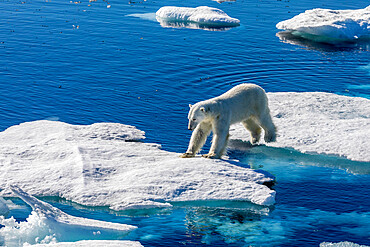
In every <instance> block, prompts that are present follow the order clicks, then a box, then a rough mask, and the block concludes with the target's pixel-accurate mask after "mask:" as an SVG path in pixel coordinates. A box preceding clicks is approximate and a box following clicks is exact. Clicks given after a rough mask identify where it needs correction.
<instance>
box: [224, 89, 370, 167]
mask: <svg viewBox="0 0 370 247" xmlns="http://www.w3.org/2000/svg"><path fill="white" fill-rule="evenodd" d="M267 96H268V98H269V107H270V109H271V115H272V116H273V121H274V123H275V125H276V126H277V129H278V137H277V142H275V143H268V146H274V147H283V148H286V147H288V148H294V149H296V150H298V151H301V152H303V153H324V154H330V155H337V156H343V157H345V158H347V159H351V160H355V161H365V162H369V161H370V152H369V150H368V149H369V146H370V140H369V136H370V118H369V116H370V100H368V99H365V98H359V97H347V96H341V95H336V94H330V93H319V92H317V93H316V92H306V93H268V94H267ZM230 138H231V139H241V140H248V138H249V134H248V133H247V131H246V130H245V129H244V127H243V126H242V125H234V126H232V128H231V131H230Z"/></svg>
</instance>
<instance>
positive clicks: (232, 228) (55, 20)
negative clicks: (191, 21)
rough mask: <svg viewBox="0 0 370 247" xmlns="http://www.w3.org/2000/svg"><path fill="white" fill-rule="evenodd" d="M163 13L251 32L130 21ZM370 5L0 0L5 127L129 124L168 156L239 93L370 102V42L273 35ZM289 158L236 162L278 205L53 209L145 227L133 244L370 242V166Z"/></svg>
mask: <svg viewBox="0 0 370 247" xmlns="http://www.w3.org/2000/svg"><path fill="white" fill-rule="evenodd" d="M108 5H110V8H107V6H108ZM167 5H175V6H187V7H196V6H200V5H207V6H211V7H217V8H220V9H222V10H224V11H225V12H226V13H227V14H229V15H230V16H231V17H235V18H238V19H239V20H240V21H241V26H240V27H236V28H232V29H230V30H227V31H206V30H200V29H186V28H181V29H176V28H163V27H161V26H160V25H159V23H157V22H154V21H150V20H144V19H140V18H137V17H133V16H128V15H132V14H145V13H154V12H156V11H157V10H158V9H159V8H160V7H162V6H167ZM367 5H369V2H368V1H367V0H359V1H345V0H323V1H320V2H313V1H309V0H302V1H293V0H291V1H289V0H282V1H276V0H271V1H269V0H262V1H261V0H248V1H242V0H237V1H236V2H230V3H227V2H226V3H223V4H218V3H216V2H213V1H211V0H197V1H195V0H191V1H174V0H170V1H152V0H147V1H137V2H128V1H117V0H113V1H109V3H108V2H107V1H102V0H97V1H96V2H89V1H86V0H83V1H76V2H74V1H72V2H70V1H67V0H45V1H40V0H24V1H22V0H20V1H17V0H1V1H0V20H1V22H0V30H1V32H0V58H1V59H0V130H4V129H6V128H8V127H10V126H12V125H15V124H19V123H22V122H26V121H32V120H39V119H53V120H60V121H63V122H67V123H71V124H91V123H95V122H119V123H123V124H129V125H134V126H136V127H138V128H139V129H141V130H144V131H145V132H146V136H147V140H146V141H148V142H155V143H160V144H162V145H163V149H165V150H168V151H175V152H183V151H184V150H186V147H187V142H188V140H189V138H190V132H189V131H188V130H187V111H188V104H189V103H195V102H197V101H200V100H203V99H207V98H210V97H214V96H216V95H219V94H221V93H223V92H224V91H226V90H228V89H230V88H231V87H232V86H234V85H237V84H239V83H242V82H251V83H256V84H258V85H260V86H262V87H264V88H265V89H266V91H268V92H281V91H284V92H285V91H294V92H306V91H321V92H333V93H337V94H343V95H349V96H360V97H366V98H369V97H370V86H369V85H370V83H369V82H370V56H369V54H370V53H369V52H370V45H369V44H354V45H351V44H348V45H345V46H330V45H325V44H317V43H312V42H307V41H304V40H283V38H282V39H280V38H279V37H278V36H277V32H278V30H276V28H275V25H276V23H278V22H279V21H282V20H285V19H288V18H291V17H293V16H294V15H296V14H298V13H301V12H303V11H305V10H306V9H312V8H315V7H322V8H331V9H346V8H350V9H356V8H364V7H366V6H367ZM286 152H288V151H286V150H280V149H277V150H275V149H273V150H264V149H263V148H262V149H261V148H255V149H251V150H250V151H246V152H244V153H238V152H235V153H231V154H230V156H231V157H234V158H239V159H240V160H241V161H242V162H243V163H244V165H247V164H248V163H250V164H249V165H251V166H252V167H254V166H257V167H263V168H262V169H265V170H267V171H269V172H271V173H274V175H276V177H277V181H278V182H277V184H276V185H275V186H274V187H273V188H274V189H275V190H276V191H277V198H276V199H277V203H276V205H275V206H274V207H273V208H267V209H266V208H262V209H259V208H258V209H256V208H255V206H253V205H252V206H251V205H249V204H246V203H241V205H239V204H238V203H234V204H232V203H231V205H230V204H227V203H226V202H224V203H226V204H227V206H225V205H224V204H223V203H222V202H219V204H216V205H208V204H207V203H203V204H202V203H201V205H197V206H196V205H175V209H174V210H170V211H168V212H165V213H164V212H144V214H146V213H147V214H148V215H149V216H150V217H147V215H145V217H144V216H143V215H142V214H143V212H129V213H127V212H126V213H123V215H116V214H113V213H112V212H109V211H107V210H103V209H101V210H98V209H95V210H97V211H91V209H83V210H80V209H78V208H76V207H75V206H73V205H72V206H71V205H69V204H68V203H67V202H63V201H62V202H55V204H54V205H56V206H58V207H60V208H62V209H63V210H65V211H66V212H68V213H70V214H74V215H80V216H86V217H94V218H98V219H105V220H111V221H114V222H125V223H129V224H134V225H137V226H138V227H139V229H138V230H137V231H136V232H135V233H132V234H130V235H129V236H125V237H124V238H126V239H127V238H128V239H133V240H139V241H140V242H141V243H143V244H144V245H146V246H180V245H189V246H191V245H200V244H204V245H211V246H217V245H218V246H225V245H229V246H243V245H246V246H248V245H253V246H273V245H274V246H317V245H318V243H320V242H323V241H333V242H338V241H353V242H357V243H359V244H368V245H369V244H370V236H369V232H370V229H369V226H368V225H369V224H368V222H370V216H369V214H370V213H369V208H370V196H369V195H370V190H369V188H368V184H369V182H370V178H369V170H368V168H367V167H368V166H369V163H356V162H350V161H346V160H340V159H337V158H328V157H325V156H305V155H301V154H299V153H289V152H290V151H289V152H288V153H286ZM245 156H247V157H248V158H247V159H245V158H244V157H245ZM252 163H253V164H252ZM336 164H339V165H336ZM241 165H243V164H241ZM51 201H52V200H51ZM235 207H236V209H235ZM266 210H267V211H268V213H266ZM23 213H24V214H25V215H27V214H28V213H29V212H27V210H25V211H24V212H23ZM131 214H133V215H131ZM16 215H17V217H19V219H21V218H22V217H23V216H21V215H22V213H20V214H18V213H17V214H16ZM128 215H129V216H128ZM23 218H25V216H24V217H23Z"/></svg>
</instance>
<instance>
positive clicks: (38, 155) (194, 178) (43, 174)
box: [0, 120, 275, 210]
mask: <svg viewBox="0 0 370 247" xmlns="http://www.w3.org/2000/svg"><path fill="white" fill-rule="evenodd" d="M143 138H144V132H142V131H140V130H137V129H136V128H134V127H131V126H127V125H123V124H114V123H97V124H93V125H87V126H77V125H70V124H66V123H62V122H52V121H46V120H41V121H35V122H27V123H23V124H20V125H16V126H12V127H10V128H8V129H7V130H5V131H3V132H1V133H0V157H2V158H1V160H0V190H1V189H4V190H3V191H1V192H0V196H4V195H5V196H11V195H14V193H12V191H10V190H9V189H7V188H8V187H9V186H8V185H15V186H19V187H21V188H22V189H23V190H24V191H26V192H28V193H30V194H32V195H38V196H59V197H62V198H65V199H67V200H71V201H73V202H76V203H79V204H82V205H88V206H108V207H110V208H111V209H113V210H125V209H130V208H150V207H170V206H171V204H170V203H169V202H171V201H196V200H246V201H251V202H253V203H256V204H260V205H272V204H274V202H275V191H273V190H271V189H269V188H268V187H267V186H265V185H262V184H263V183H265V182H269V181H272V180H273V179H274V178H272V176H271V177H269V176H266V175H265V174H262V173H260V172H257V171H254V170H252V169H248V168H243V167H240V166H237V165H235V164H233V161H228V160H210V159H204V158H194V159H181V158H179V157H178V156H179V154H178V153H172V152H167V151H163V150H161V149H160V145H158V144H152V143H143V142H138V140H140V139H143Z"/></svg>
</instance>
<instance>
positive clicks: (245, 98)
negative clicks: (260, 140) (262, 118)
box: [215, 83, 268, 123]
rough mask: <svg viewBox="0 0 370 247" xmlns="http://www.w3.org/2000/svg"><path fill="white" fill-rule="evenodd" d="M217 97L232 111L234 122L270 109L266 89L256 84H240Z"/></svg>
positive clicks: (225, 108) (225, 107)
mask: <svg viewBox="0 0 370 247" xmlns="http://www.w3.org/2000/svg"><path fill="white" fill-rule="evenodd" d="M215 99H216V100H217V101H222V105H223V108H224V110H227V111H230V113H231V116H232V117H231V122H232V123H236V122H240V121H242V120H243V119H246V118H248V117H250V116H252V115H256V114H258V113H262V112H265V111H266V109H268V102H267V96H266V92H265V90H263V88H261V87H260V86H258V85H255V84H248V83H244V84H240V85H238V86H235V87H233V88H232V89H230V90H229V91H227V92H225V93H224V94H222V95H220V96H218V97H216V98H215Z"/></svg>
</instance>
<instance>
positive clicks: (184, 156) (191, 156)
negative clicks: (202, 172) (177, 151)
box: [179, 153, 195, 158]
mask: <svg viewBox="0 0 370 247" xmlns="http://www.w3.org/2000/svg"><path fill="white" fill-rule="evenodd" d="M179 157H180V158H193V157H195V154H193V153H183V154H181V155H180V156H179Z"/></svg>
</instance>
